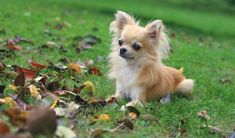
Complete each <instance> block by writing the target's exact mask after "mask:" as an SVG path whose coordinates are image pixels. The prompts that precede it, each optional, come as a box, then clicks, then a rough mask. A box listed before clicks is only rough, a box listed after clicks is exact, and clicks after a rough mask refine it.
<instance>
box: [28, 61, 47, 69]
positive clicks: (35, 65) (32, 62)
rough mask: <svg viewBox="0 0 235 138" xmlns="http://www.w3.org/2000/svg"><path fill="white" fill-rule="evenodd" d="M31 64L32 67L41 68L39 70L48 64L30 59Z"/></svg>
mask: <svg viewBox="0 0 235 138" xmlns="http://www.w3.org/2000/svg"><path fill="white" fill-rule="evenodd" d="M29 64H30V65H31V66H32V67H35V68H37V69H39V70H41V69H44V68H46V67H47V66H46V65H42V64H39V63H37V62H35V61H32V60H29Z"/></svg>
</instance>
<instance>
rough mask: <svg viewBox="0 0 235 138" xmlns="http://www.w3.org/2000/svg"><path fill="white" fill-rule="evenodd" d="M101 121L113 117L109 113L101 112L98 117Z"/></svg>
mask: <svg viewBox="0 0 235 138" xmlns="http://www.w3.org/2000/svg"><path fill="white" fill-rule="evenodd" d="M97 119H98V120H99V121H109V120H110V119H111V118H110V116H109V115H108V114H101V115H99V116H98V117H97Z"/></svg>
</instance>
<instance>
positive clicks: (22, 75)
mask: <svg viewBox="0 0 235 138" xmlns="http://www.w3.org/2000/svg"><path fill="white" fill-rule="evenodd" d="M14 85H15V86H21V87H24V85H25V73H24V72H21V73H19V75H18V76H17V77H16V79H15V81H14Z"/></svg>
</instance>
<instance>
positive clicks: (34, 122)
mask: <svg viewBox="0 0 235 138" xmlns="http://www.w3.org/2000/svg"><path fill="white" fill-rule="evenodd" d="M27 126H28V129H29V131H30V133H31V134H38V133H40V134H46V135H51V134H54V133H55V131H56V127H57V122H56V115H55V113H54V112H53V111H51V110H50V109H49V108H46V107H36V108H34V109H33V110H31V111H30V112H29V114H28V117H27Z"/></svg>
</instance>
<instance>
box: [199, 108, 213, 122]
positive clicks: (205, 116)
mask: <svg viewBox="0 0 235 138" xmlns="http://www.w3.org/2000/svg"><path fill="white" fill-rule="evenodd" d="M197 115H198V116H199V117H200V118H202V119H205V120H209V119H210V118H211V117H210V116H209V115H208V113H207V111H206V110H202V111H200V112H198V113H197Z"/></svg>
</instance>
